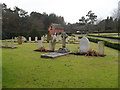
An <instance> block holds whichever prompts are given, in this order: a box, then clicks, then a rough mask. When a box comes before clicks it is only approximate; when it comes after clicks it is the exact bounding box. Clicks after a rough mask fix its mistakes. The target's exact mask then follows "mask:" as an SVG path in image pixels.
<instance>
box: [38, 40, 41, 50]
mask: <svg viewBox="0 0 120 90" xmlns="http://www.w3.org/2000/svg"><path fill="white" fill-rule="evenodd" d="M41 47H42V41H41V40H38V48H41Z"/></svg>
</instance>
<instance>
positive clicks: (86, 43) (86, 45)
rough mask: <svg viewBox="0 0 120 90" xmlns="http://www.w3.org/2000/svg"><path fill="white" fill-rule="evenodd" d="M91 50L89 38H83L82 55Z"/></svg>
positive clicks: (81, 41) (81, 44)
mask: <svg viewBox="0 0 120 90" xmlns="http://www.w3.org/2000/svg"><path fill="white" fill-rule="evenodd" d="M89 48H90V42H89V40H88V38H87V37H85V36H84V37H83V38H82V39H81V40H80V52H81V53H86V52H87V51H88V50H89Z"/></svg>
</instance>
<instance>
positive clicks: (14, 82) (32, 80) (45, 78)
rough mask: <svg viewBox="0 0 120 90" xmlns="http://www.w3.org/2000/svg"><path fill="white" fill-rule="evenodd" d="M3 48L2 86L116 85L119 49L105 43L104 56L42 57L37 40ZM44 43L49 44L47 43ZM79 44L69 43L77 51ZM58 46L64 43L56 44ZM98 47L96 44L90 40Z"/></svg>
mask: <svg viewBox="0 0 120 90" xmlns="http://www.w3.org/2000/svg"><path fill="white" fill-rule="evenodd" d="M15 46H17V47H18V48H16V49H2V69H3V73H2V75H3V77H2V79H3V81H2V85H3V88H117V87H118V51H117V50H114V49H111V48H108V47H105V54H106V55H107V56H105V57H94V56H75V55H66V56H62V57H58V58H55V59H43V58H40V54H43V53H44V52H35V51H33V50H35V49H36V48H37V46H38V45H37V43H24V44H22V45H18V44H15ZM44 46H45V47H47V48H48V47H49V45H48V44H47V43H44ZM78 46H79V44H67V47H68V48H69V49H70V50H71V51H76V50H77V48H78ZM56 47H57V48H56V49H58V48H59V47H61V44H57V45H56ZM91 48H92V49H94V50H97V44H95V43H91Z"/></svg>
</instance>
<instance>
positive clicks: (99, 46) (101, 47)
mask: <svg viewBox="0 0 120 90" xmlns="http://www.w3.org/2000/svg"><path fill="white" fill-rule="evenodd" d="M98 53H99V54H100V55H104V42H103V41H99V42H98Z"/></svg>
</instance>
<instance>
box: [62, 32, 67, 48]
mask: <svg viewBox="0 0 120 90" xmlns="http://www.w3.org/2000/svg"><path fill="white" fill-rule="evenodd" d="M61 37H62V48H66V38H67V37H68V35H67V34H66V33H65V32H63V33H62V35H61Z"/></svg>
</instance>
